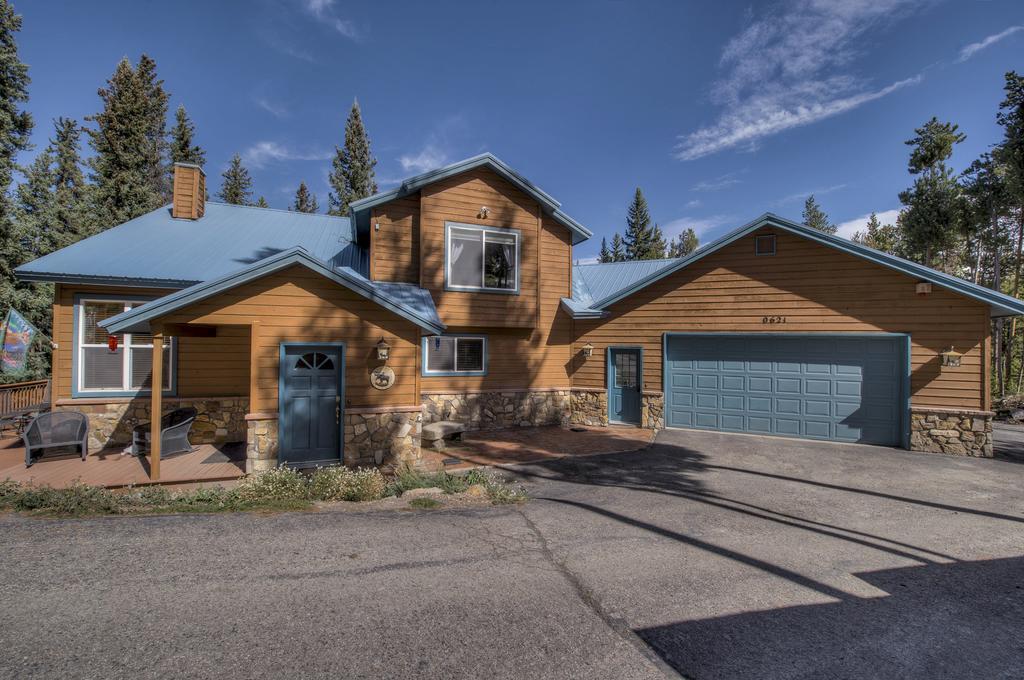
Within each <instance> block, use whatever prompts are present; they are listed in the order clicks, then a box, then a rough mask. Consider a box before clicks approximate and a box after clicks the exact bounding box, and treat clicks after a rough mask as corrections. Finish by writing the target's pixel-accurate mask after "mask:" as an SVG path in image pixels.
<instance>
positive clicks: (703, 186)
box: [690, 172, 743, 191]
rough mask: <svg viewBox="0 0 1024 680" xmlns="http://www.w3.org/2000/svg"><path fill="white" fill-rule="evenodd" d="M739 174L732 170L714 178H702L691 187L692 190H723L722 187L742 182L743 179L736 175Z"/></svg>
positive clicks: (725, 187) (726, 187)
mask: <svg viewBox="0 0 1024 680" xmlns="http://www.w3.org/2000/svg"><path fill="white" fill-rule="evenodd" d="M738 174H739V173H737V172H730V173H727V174H725V175H719V176H718V177H715V178H714V179H706V180H701V181H700V182H697V183H696V184H694V185H693V186H692V187H690V191H721V190H722V189H728V188H729V187H731V186H736V185H737V184H740V183H742V181H743V180H741V179H739V178H738V177H736V175H738Z"/></svg>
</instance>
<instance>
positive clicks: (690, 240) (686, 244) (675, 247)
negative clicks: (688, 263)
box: [668, 229, 700, 257]
mask: <svg viewBox="0 0 1024 680" xmlns="http://www.w3.org/2000/svg"><path fill="white" fill-rule="evenodd" d="M699 245H700V239H698V238H697V232H695V231H694V230H693V229H687V230H686V231H684V232H683V233H681V234H679V236H678V238H676V239H673V240H672V243H670V244H669V247H668V256H669V257H686V256H687V255H689V254H690V253H692V252H693V251H695V250H697V246H699Z"/></svg>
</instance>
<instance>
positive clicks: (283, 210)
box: [164, 201, 350, 222]
mask: <svg viewBox="0 0 1024 680" xmlns="http://www.w3.org/2000/svg"><path fill="white" fill-rule="evenodd" d="M206 204H207V205H211V204H212V205H223V206H225V207H229V208H249V209H250V210H269V211H271V212H279V213H285V214H288V215H307V216H309V217H328V218H330V219H332V220H345V221H346V222H350V220H349V218H348V217H345V216H344V215H331V214H329V213H320V212H317V213H308V212H302V211H301V210H288V209H287V208H271V207H269V206H268V207H266V208H264V207H262V206H259V205H242V204H241V203H225V202H224V201H207V202H206ZM164 207H168V208H169V207H170V204H168V205H166V206H164Z"/></svg>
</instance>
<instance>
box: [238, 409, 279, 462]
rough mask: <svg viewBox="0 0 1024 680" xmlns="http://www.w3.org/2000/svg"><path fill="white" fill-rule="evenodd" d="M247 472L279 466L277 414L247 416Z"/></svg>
mask: <svg viewBox="0 0 1024 680" xmlns="http://www.w3.org/2000/svg"><path fill="white" fill-rule="evenodd" d="M245 420H246V425H247V426H248V434H247V436H246V439H245V472H246V474H252V473H253V472H264V471H266V470H269V469H271V468H275V467H277V447H278V436H277V415H276V414H273V415H269V414H268V415H260V414H252V415H248V416H246V418H245Z"/></svg>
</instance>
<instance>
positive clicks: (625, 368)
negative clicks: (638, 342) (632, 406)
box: [615, 352, 637, 390]
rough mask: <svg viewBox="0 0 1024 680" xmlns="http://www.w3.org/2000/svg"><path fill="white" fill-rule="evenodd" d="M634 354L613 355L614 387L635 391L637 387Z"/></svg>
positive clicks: (620, 353) (619, 353)
mask: <svg viewBox="0 0 1024 680" xmlns="http://www.w3.org/2000/svg"><path fill="white" fill-rule="evenodd" d="M636 369H637V366H636V354H634V353H633V352H617V353H616V354H615V386H616V387H621V388H624V389H628V390H635V389H636V386H637V370H636Z"/></svg>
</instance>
